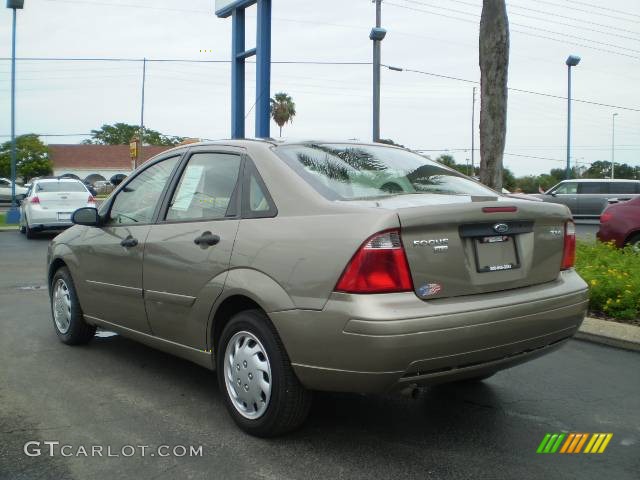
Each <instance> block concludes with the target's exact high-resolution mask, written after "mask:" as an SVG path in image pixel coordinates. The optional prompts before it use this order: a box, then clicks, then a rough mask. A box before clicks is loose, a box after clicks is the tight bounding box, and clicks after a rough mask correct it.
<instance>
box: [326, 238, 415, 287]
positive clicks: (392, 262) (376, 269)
mask: <svg viewBox="0 0 640 480" xmlns="http://www.w3.org/2000/svg"><path fill="white" fill-rule="evenodd" d="M412 290H413V282H412V280H411V274H410V272H409V264H408V263H407V257H406V255H405V253H404V247H403V246H402V241H401V240H400V231H399V230H387V231H384V232H380V233H376V234H375V235H373V236H372V237H369V238H368V239H367V240H366V241H365V242H364V243H363V244H362V245H361V246H360V248H359V249H358V251H357V252H356V253H355V255H354V256H353V258H352V259H351V261H350V262H349V263H348V265H347V268H345V269H344V272H342V276H341V277H340V280H338V284H337V285H336V291H338V292H345V293H391V292H410V291H412Z"/></svg>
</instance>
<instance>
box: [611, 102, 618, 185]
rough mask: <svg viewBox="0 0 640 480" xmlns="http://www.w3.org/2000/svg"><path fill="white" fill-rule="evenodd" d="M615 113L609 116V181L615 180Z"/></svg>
mask: <svg viewBox="0 0 640 480" xmlns="http://www.w3.org/2000/svg"><path fill="white" fill-rule="evenodd" d="M617 116H618V114H617V113H614V114H613V115H611V180H613V179H614V178H615V169H616V162H615V145H616V117H617Z"/></svg>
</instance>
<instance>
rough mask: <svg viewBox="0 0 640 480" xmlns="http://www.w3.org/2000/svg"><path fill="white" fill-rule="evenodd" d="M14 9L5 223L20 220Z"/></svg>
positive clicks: (14, 222) (14, 15) (14, 19)
mask: <svg viewBox="0 0 640 480" xmlns="http://www.w3.org/2000/svg"><path fill="white" fill-rule="evenodd" d="M16 16H17V15H16V9H15V8H14V9H13V34H12V43H11V208H10V210H9V211H8V212H7V217H6V220H5V221H6V223H9V224H16V223H19V222H20V210H18V203H17V202H16Z"/></svg>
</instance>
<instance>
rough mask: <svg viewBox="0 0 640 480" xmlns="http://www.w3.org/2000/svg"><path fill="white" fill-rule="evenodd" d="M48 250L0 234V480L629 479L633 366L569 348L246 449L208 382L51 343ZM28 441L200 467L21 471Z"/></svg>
mask: <svg viewBox="0 0 640 480" xmlns="http://www.w3.org/2000/svg"><path fill="white" fill-rule="evenodd" d="M49 239H50V237H46V236H43V237H42V238H40V239H37V240H32V241H28V240H26V239H25V238H24V236H22V235H19V234H18V233H17V232H0V258H1V262H0V319H1V320H2V335H0V362H1V363H2V366H3V368H2V369H1V370H0V397H1V401H0V429H1V432H2V435H1V437H0V438H1V440H0V478H3V479H4V478H7V479H9V478H11V479H29V480H31V479H37V478H78V479H80V478H82V479H87V478H124V477H125V475H126V477H127V478H134V477H136V478H140V479H151V478H154V479H171V478H225V479H235V478H238V479H246V478H256V479H257V478H260V479H265V478H267V479H272V478H273V479H300V478H304V479H307V480H308V479H315V478H319V479H320V478H322V479H325V478H347V479H354V478H367V479H369V478H421V479H423V478H434V479H447V478H452V479H453V478H455V479H461V478H492V479H494V478H543V477H546V478H558V477H560V478H581V479H584V478H598V479H602V478H611V479H635V478H638V476H637V475H638V471H640V415H639V414H638V412H640V374H639V373H638V372H640V354H637V353H632V352H627V351H623V350H617V349H613V348H607V347H603V346H598V345H594V344H589V343H584V342H580V341H571V342H570V343H569V344H567V345H566V346H564V347H563V348H562V349H561V350H559V351H557V352H555V353H553V354H550V355H548V356H546V357H543V358H541V359H538V360H536V361H534V362H532V363H529V364H525V365H522V366H519V367H516V368H513V369H511V370H508V371H505V372H502V373H500V374H498V375H496V376H495V377H493V378H491V379H490V380H487V381H485V382H484V383H479V384H475V385H457V386H446V387H438V388H431V389H428V390H424V391H422V392H421V393H420V394H419V395H418V396H417V398H413V399H411V398H405V397H400V396H395V395H389V396H384V395H381V396H376V395H372V396H364V395H347V394H327V393H320V394H317V395H316V396H315V398H314V404H313V407H312V411H311V415H310V417H309V420H308V421H307V423H306V424H305V425H304V426H303V428H302V429H301V430H299V431H297V432H295V433H293V434H291V435H289V436H286V437H283V438H276V439H271V440H261V439H257V438H253V437H249V436H247V435H245V434H244V433H242V432H241V431H240V430H238V429H237V428H236V426H235V425H234V424H233V422H232V421H231V419H230V417H229V416H228V415H227V413H226V411H225V410H224V407H223V404H222V398H221V396H220V393H219V392H218V389H217V386H216V383H215V373H212V372H209V371H207V370H205V369H204V368H201V367H199V366H196V365H194V364H191V363H188V362H186V361H183V360H180V359H177V358H174V357H171V356H169V355H166V354H164V353H161V352H158V351H155V350H152V349H150V348H147V347H145V346H142V345H139V344H136V343H134V342H132V341H129V340H127V339H124V338H122V337H120V336H117V335H113V336H109V335H107V334H103V335H102V336H100V337H97V338H96V339H95V340H94V341H93V342H92V343H90V344H89V345H88V346H84V347H68V346H65V345H63V344H62V343H60V342H59V341H58V339H57V337H56V335H55V333H54V331H53V328H52V325H51V319H50V313H49V305H48V296H47V290H46V287H45V258H46V247H47V243H48V241H49ZM547 432H612V433H613V440H612V441H611V443H610V445H609V447H608V448H607V450H606V452H605V453H603V454H600V455H587V454H581V455H557V454H556V455H539V454H536V452H535V450H536V448H537V446H538V444H539V443H540V441H541V440H542V438H543V437H544V435H545V434H546V433H547ZM28 441H40V442H42V441H59V442H60V443H61V444H69V445H72V446H74V449H73V450H74V451H75V450H76V449H77V447H78V446H86V447H87V448H90V446H91V445H101V446H104V448H105V449H106V448H107V446H111V447H112V448H113V449H114V451H118V452H119V451H120V449H121V446H123V445H148V446H151V448H155V447H156V446H158V445H169V446H174V445H185V446H187V447H188V446H202V456H198V457H187V456H182V457H180V456H169V457H158V456H150V455H147V456H145V457H141V456H140V455H135V456H133V457H126V458H123V456H122V455H121V456H119V457H117V458H109V457H104V456H103V457H94V458H90V457H89V458H85V457H82V456H81V457H75V456H69V457H63V456H61V455H56V456H54V457H53V458H51V457H49V456H45V455H41V456H33V457H29V456H27V455H25V454H24V453H23V446H24V444H25V443H26V442H28ZM43 451H45V449H44V448H43Z"/></svg>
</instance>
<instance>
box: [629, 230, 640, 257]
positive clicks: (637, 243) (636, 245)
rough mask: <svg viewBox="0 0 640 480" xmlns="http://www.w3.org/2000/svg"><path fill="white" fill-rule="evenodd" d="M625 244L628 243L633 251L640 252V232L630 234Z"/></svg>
mask: <svg viewBox="0 0 640 480" xmlns="http://www.w3.org/2000/svg"><path fill="white" fill-rule="evenodd" d="M627 245H629V246H630V247H631V248H632V249H633V251H634V252H636V253H640V233H636V234H635V235H631V237H630V238H629V240H627Z"/></svg>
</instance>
